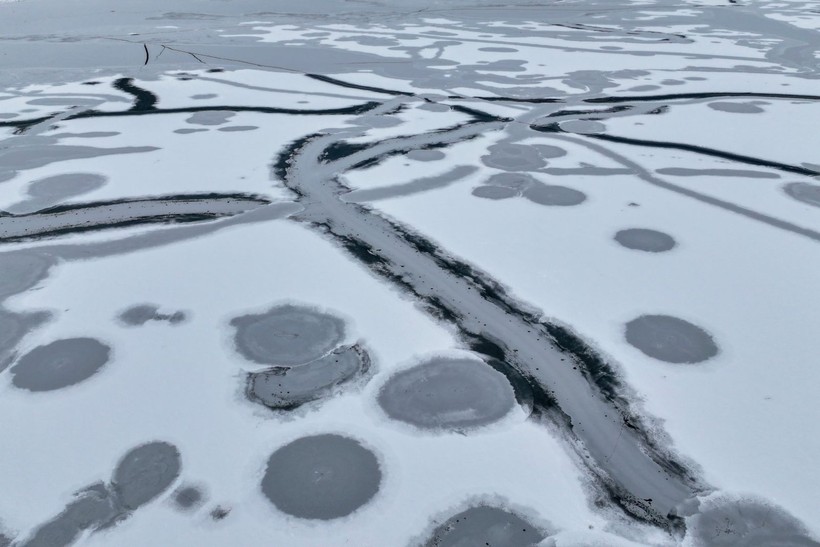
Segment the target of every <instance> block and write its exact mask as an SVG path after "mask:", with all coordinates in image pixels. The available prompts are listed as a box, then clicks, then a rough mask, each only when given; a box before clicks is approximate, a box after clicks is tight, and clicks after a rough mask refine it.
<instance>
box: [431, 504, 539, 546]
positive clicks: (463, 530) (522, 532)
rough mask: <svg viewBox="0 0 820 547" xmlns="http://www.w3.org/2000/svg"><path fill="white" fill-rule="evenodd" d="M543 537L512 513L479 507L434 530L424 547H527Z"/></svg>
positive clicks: (533, 527) (451, 518) (537, 529)
mask: <svg viewBox="0 0 820 547" xmlns="http://www.w3.org/2000/svg"><path fill="white" fill-rule="evenodd" d="M546 537H547V534H546V533H545V532H544V531H542V530H540V529H539V528H538V527H537V526H535V525H534V524H532V523H531V522H527V521H526V520H525V519H524V518H522V517H520V516H518V515H516V514H515V513H512V512H510V511H508V510H506V509H501V508H499V507H491V506H487V505H479V506H477V507H471V508H469V509H467V510H466V511H462V512H461V513H458V514H456V515H453V516H452V517H450V518H449V519H447V521H446V522H445V523H444V524H442V525H441V526H439V527H437V528H436V529H435V530H434V531H433V534H432V537H431V538H430V539H429V540H428V541H427V542H426V543H425V547H473V546H475V547H479V546H481V545H498V546H503V547H530V546H533V545H538V544H539V543H540V542H541V541H542V540H543V539H544V538H546Z"/></svg>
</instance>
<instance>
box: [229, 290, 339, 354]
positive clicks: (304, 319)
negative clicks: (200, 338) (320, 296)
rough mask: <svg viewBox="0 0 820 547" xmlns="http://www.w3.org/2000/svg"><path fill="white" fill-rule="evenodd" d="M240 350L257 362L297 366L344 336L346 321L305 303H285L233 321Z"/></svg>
mask: <svg viewBox="0 0 820 547" xmlns="http://www.w3.org/2000/svg"><path fill="white" fill-rule="evenodd" d="M231 326H233V327H234V328H235V329H236V336H235V337H234V341H235V343H236V349H237V351H239V353H241V354H242V355H243V356H244V357H245V358H246V359H249V360H251V361H255V362H257V363H265V364H273V365H283V366H294V365H303V364H305V363H307V362H308V361H313V360H314V359H317V358H318V357H321V356H322V355H323V354H325V353H327V352H328V351H330V350H331V349H333V348H334V347H335V346H336V345H337V344H338V343H339V342H341V341H342V339H343V338H344V333H345V330H344V323H343V322H342V321H341V320H340V319H338V318H336V317H333V316H332V315H328V314H325V313H322V312H319V311H316V310H312V309H310V308H307V307H305V306H293V305H284V306H277V307H274V308H271V309H270V310H268V311H266V312H264V313H261V314H250V315H243V316H241V317H236V318H234V319H232V320H231Z"/></svg>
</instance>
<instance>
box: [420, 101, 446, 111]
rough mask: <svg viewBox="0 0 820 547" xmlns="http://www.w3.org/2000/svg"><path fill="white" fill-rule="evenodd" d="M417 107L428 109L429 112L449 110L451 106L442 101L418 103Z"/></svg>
mask: <svg viewBox="0 0 820 547" xmlns="http://www.w3.org/2000/svg"><path fill="white" fill-rule="evenodd" d="M416 108H418V109H419V110H426V111H428V112H449V111H450V107H449V106H447V105H446V104H441V103H424V104H420V105H418V106H417V107H416Z"/></svg>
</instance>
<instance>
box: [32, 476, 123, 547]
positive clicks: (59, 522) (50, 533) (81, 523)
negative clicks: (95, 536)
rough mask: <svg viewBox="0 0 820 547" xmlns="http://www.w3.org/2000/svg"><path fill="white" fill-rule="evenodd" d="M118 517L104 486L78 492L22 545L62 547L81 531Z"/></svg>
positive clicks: (75, 538) (110, 496)
mask: <svg viewBox="0 0 820 547" xmlns="http://www.w3.org/2000/svg"><path fill="white" fill-rule="evenodd" d="M117 517H118V511H117V507H116V505H115V501H114V499H113V497H112V495H111V493H110V492H109V491H108V490H107V489H106V487H105V485H102V484H98V485H95V486H92V487H90V488H88V489H86V490H85V491H82V492H79V493H78V494H77V495H76V498H75V500H74V501H72V502H71V503H69V504H68V506H66V508H65V509H64V510H63V511H62V512H61V513H60V514H59V515H57V516H56V517H54V518H53V519H51V520H50V521H48V522H46V523H45V524H43V525H41V526H40V527H38V528H37V530H36V531H35V532H34V534H33V535H32V536H31V537H30V538H29V539H28V540H27V541H26V542H24V543H23V544H22V547H65V546H68V545H71V544H73V543H74V542H75V541H76V540H77V539H78V538H79V536H80V534H82V533H83V531H85V530H91V531H94V530H97V529H99V528H101V527H102V526H105V525H107V524H109V523H111V522H112V521H114V520H115V519H116V518H117Z"/></svg>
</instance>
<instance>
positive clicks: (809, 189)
mask: <svg viewBox="0 0 820 547" xmlns="http://www.w3.org/2000/svg"><path fill="white" fill-rule="evenodd" d="M783 191H784V192H786V194H787V195H788V196H789V197H791V198H794V199H796V200H797V201H800V202H803V203H805V204H807V205H814V206H815V207H820V185H817V184H810V183H808V182H790V183H788V184H785V185H784V186H783Z"/></svg>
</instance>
